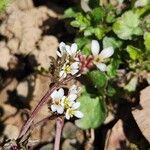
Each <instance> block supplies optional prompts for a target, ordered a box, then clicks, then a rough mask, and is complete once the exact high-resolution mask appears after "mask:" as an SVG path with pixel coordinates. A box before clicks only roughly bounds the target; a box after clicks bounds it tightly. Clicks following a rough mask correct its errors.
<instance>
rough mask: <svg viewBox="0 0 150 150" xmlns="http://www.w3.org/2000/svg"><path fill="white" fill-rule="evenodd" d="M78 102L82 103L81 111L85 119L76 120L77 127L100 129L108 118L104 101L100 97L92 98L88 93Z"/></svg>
mask: <svg viewBox="0 0 150 150" xmlns="http://www.w3.org/2000/svg"><path fill="white" fill-rule="evenodd" d="M78 101H79V102H80V103H81V106H80V110H81V112H83V113H84V117H83V118H82V119H79V120H76V122H75V123H76V125H77V126H78V127H80V128H82V129H90V128H97V127H99V126H100V125H101V124H102V123H103V122H104V120H105V118H106V108H105V104H104V101H103V100H102V99H100V98H99V97H91V96H90V95H89V94H88V93H87V92H84V93H83V94H82V95H81V96H80V98H79V99H78Z"/></svg>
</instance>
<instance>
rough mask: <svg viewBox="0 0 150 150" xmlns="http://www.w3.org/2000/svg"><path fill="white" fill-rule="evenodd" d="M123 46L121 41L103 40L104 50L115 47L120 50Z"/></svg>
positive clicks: (113, 39) (110, 38)
mask: <svg viewBox="0 0 150 150" xmlns="http://www.w3.org/2000/svg"><path fill="white" fill-rule="evenodd" d="M121 45H122V41H120V40H116V39H115V38H113V37H107V36H106V37H104V38H103V48H107V47H113V48H114V49H115V48H120V47H121Z"/></svg>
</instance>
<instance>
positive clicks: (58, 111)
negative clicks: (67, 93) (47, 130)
mask: <svg viewBox="0 0 150 150" xmlns="http://www.w3.org/2000/svg"><path fill="white" fill-rule="evenodd" d="M63 112H64V108H63V107H62V106H60V105H57V113H58V114H62V113H63Z"/></svg>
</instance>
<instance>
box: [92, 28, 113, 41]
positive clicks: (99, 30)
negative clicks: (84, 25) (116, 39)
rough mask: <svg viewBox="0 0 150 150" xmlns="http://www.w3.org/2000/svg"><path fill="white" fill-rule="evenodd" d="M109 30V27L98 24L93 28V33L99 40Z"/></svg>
mask: <svg viewBox="0 0 150 150" xmlns="http://www.w3.org/2000/svg"><path fill="white" fill-rule="evenodd" d="M109 31H110V28H109V27H103V26H99V27H96V28H94V34H95V36H96V37H97V38H98V39H99V40H101V39H102V38H103V37H104V36H105V34H106V33H107V32H109Z"/></svg>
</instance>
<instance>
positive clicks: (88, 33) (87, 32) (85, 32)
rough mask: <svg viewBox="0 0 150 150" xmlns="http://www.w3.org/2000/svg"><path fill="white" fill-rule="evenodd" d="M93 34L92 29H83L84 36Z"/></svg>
mask: <svg viewBox="0 0 150 150" xmlns="http://www.w3.org/2000/svg"><path fill="white" fill-rule="evenodd" d="M93 33H94V28H93V27H89V28H87V29H85V31H84V36H91V35H92V34H93Z"/></svg>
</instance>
